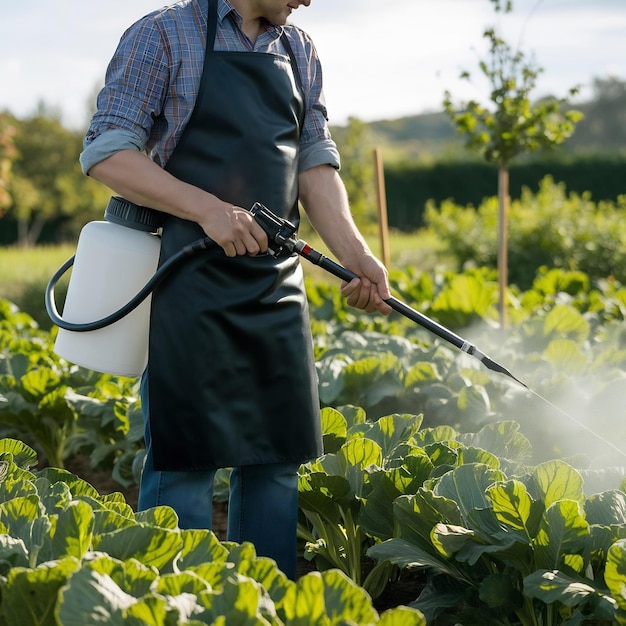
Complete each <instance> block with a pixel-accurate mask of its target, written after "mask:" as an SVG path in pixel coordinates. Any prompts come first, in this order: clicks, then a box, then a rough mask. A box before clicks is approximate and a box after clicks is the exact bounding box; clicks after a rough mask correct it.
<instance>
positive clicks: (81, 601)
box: [56, 567, 156, 626]
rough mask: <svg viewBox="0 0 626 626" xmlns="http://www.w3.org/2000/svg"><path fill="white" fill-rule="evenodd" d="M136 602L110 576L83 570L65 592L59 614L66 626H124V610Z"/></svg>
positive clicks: (61, 594) (62, 594) (62, 591)
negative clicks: (88, 625) (99, 625)
mask: <svg viewBox="0 0 626 626" xmlns="http://www.w3.org/2000/svg"><path fill="white" fill-rule="evenodd" d="M136 602H137V598H135V597H133V596H132V595H130V594H128V593H125V592H124V591H122V589H120V587H119V585H117V584H116V583H115V581H114V580H113V579H112V578H111V577H110V576H109V575H107V574H101V573H100V572H98V571H95V570H93V569H90V568H86V567H83V568H82V569H80V570H78V571H77V572H75V573H74V574H73V576H72V577H71V578H70V580H69V583H68V585H67V586H66V587H64V588H63V589H62V590H61V593H60V600H59V603H58V606H57V611H56V614H57V617H58V619H59V623H61V624H63V626H85V625H86V624H110V625H112V626H118V625H119V626H121V625H122V624H123V616H124V610H125V609H127V608H128V607H130V606H132V605H133V604H135V603H136ZM155 626H156V625H155Z"/></svg>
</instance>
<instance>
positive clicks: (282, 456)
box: [147, 0, 322, 470]
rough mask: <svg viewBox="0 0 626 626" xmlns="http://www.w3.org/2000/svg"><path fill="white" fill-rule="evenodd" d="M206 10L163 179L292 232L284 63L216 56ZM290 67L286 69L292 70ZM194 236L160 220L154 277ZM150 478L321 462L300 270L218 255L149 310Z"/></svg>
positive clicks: (185, 273) (164, 288)
mask: <svg viewBox="0 0 626 626" xmlns="http://www.w3.org/2000/svg"><path fill="white" fill-rule="evenodd" d="M216 27H217V2H216V0H209V13H208V28H207V45H206V56H205V61H204V69H203V73H202V79H201V82H200V88H199V92H198V96H197V99H196V104H195V108H194V111H193V113H192V116H191V118H190V120H189V123H188V124H187V126H186V128H185V130H184V132H183V136H182V138H181V140H180V142H179V144H178V145H177V147H176V149H175V150H174V153H173V155H172V157H171V158H170V160H169V161H168V163H167V164H166V168H165V169H166V170H168V171H169V172H170V173H171V174H173V175H174V176H176V177H177V178H179V179H181V180H183V181H185V182H188V183H190V184H193V185H196V186H197V187H200V188H202V189H204V190H206V191H209V192H210V193H212V194H215V195H216V196H217V197H218V198H220V199H221V200H224V201H226V202H229V203H232V204H235V205H237V206H241V207H245V208H248V209H249V208H251V207H252V205H253V204H254V202H255V201H259V202H262V203H263V204H264V205H266V206H267V207H268V208H270V210H272V211H273V212H275V213H277V214H278V215H280V216H282V217H285V218H287V219H289V220H290V221H292V222H295V223H297V222H298V220H299V216H298V185H297V181H298V146H299V137H300V125H301V118H302V115H303V100H302V96H301V95H300V93H299V90H298V84H297V83H296V80H297V77H298V74H297V69H296V68H295V60H294V59H293V54H292V52H291V49H290V48H289V45H288V42H286V37H285V36H284V35H283V39H282V40H283V41H284V42H286V49H287V51H288V53H289V56H281V55H276V54H265V53H256V52H215V51H214V50H213V47H214V40H215V33H216ZM292 66H293V67H292ZM203 236H204V233H203V231H202V229H201V228H200V227H199V226H198V224H196V223H195V222H190V221H185V220H181V219H178V218H176V217H173V216H170V215H166V216H165V223H164V227H163V237H162V248H161V259H160V263H161V264H162V263H164V262H165V261H166V260H167V259H168V258H169V257H171V256H172V255H173V254H175V253H176V252H177V251H179V250H180V249H181V248H182V247H183V246H185V245H186V244H188V243H190V242H192V241H194V240H196V239H200V238H202V237H203ZM147 376H148V393H149V419H150V433H151V438H152V448H153V455H154V468H155V469H156V470H194V469H214V468H219V467H233V466H240V465H254V464H261V463H280V462H303V461H306V460H308V459H311V458H315V457H317V456H319V455H320V454H321V453H322V445H321V432H320V431H321V428H320V419H319V399H318V395H317V380H316V376H315V362H314V359H313V349H312V341H311V331H310V325H309V317H308V307H307V302H306V294H305V291H304V284H303V277H302V269H301V266H300V262H299V260H298V257H296V256H291V257H288V258H286V259H275V258H273V257H272V256H270V255H260V256H257V257H249V256H238V257H234V258H229V257H227V256H226V255H225V254H224V252H223V250H222V249H221V248H220V247H219V246H217V245H216V246H215V247H214V248H212V249H210V250H209V251H207V252H206V253H199V254H196V255H195V256H193V257H191V258H190V259H188V260H186V261H185V262H183V263H181V264H180V265H179V268H178V269H176V270H174V271H173V272H172V273H171V274H170V275H169V276H168V277H167V278H166V279H165V281H164V282H163V283H162V284H161V285H160V286H159V287H158V289H157V290H156V291H155V292H154V294H153V298H152V312H151V326H150V352H149V361H148V370H147Z"/></svg>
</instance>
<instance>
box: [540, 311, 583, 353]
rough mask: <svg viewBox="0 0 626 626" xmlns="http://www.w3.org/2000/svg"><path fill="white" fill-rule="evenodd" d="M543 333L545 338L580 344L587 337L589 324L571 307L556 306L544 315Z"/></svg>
mask: <svg viewBox="0 0 626 626" xmlns="http://www.w3.org/2000/svg"><path fill="white" fill-rule="evenodd" d="M543 333H544V335H545V336H546V337H554V338H555V339H556V338H560V339H563V338H567V339H572V340H574V341H575V342H577V343H579V344H580V343H582V342H583V341H586V340H587V339H588V337H589V322H588V321H587V320H586V319H585V318H584V317H583V316H582V314H581V313H580V312H579V311H577V310H576V309H575V308H574V307H573V306H569V305H567V304H557V305H556V306H555V307H553V308H552V309H551V310H550V312H549V313H548V314H547V315H546V318H545V320H544V327H543Z"/></svg>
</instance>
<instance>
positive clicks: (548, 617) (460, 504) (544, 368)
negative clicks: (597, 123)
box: [0, 270, 626, 626]
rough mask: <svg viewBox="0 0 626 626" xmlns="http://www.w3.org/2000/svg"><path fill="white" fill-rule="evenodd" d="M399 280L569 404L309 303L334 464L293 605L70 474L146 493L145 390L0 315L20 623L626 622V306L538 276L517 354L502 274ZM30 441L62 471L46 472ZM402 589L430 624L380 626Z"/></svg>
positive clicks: (585, 282) (396, 615)
mask: <svg viewBox="0 0 626 626" xmlns="http://www.w3.org/2000/svg"><path fill="white" fill-rule="evenodd" d="M391 279H392V283H393V286H394V289H395V291H396V293H398V294H399V295H400V296H401V297H402V298H403V299H405V300H407V301H409V302H411V303H413V302H419V303H420V309H421V310H423V311H424V312H425V313H427V314H428V315H430V316H432V317H434V318H436V319H437V320H439V321H440V322H441V323H444V324H447V325H449V326H450V327H451V328H453V329H455V330H457V331H463V332H470V333H471V338H472V340H473V341H475V342H477V344H478V345H479V346H480V347H481V349H484V350H487V351H489V353H490V354H491V355H492V356H494V357H495V358H496V359H497V360H498V361H501V362H503V363H506V365H507V367H510V369H511V370H512V371H513V372H515V374H516V375H518V376H521V377H522V380H524V381H525V382H526V384H528V385H529V386H530V387H531V389H533V390H537V391H538V392H540V393H541V395H542V396H545V397H546V398H549V399H550V400H551V402H555V404H554V405H553V404H551V402H543V401H542V399H541V398H539V399H538V398H537V397H536V396H535V395H534V392H529V391H528V389H526V388H525V387H523V386H522V385H520V384H518V383H516V382H515V381H513V380H511V379H509V378H508V377H506V376H502V375H499V374H496V373H493V372H489V371H487V370H486V369H485V368H484V367H482V365H481V364H480V363H479V362H478V361H477V360H476V359H472V358H471V357H469V356H467V355H464V354H459V352H458V351H457V350H456V349H453V348H451V347H450V346H448V345H445V344H443V343H442V342H441V341H439V340H433V337H432V336H431V335H430V334H429V333H427V332H426V331H425V330H424V329H422V328H420V327H417V326H416V325H415V324H413V323H409V322H408V320H405V319H404V318H400V317H395V316H392V317H391V318H390V319H384V318H379V317H371V316H365V315H361V314H358V313H355V312H354V311H351V310H349V309H347V308H345V306H344V304H343V303H342V301H341V299H340V297H339V293H338V290H337V289H336V287H331V286H329V285H327V284H315V285H313V284H309V285H308V296H309V301H310V303H311V311H312V317H313V319H312V324H313V330H314V337H315V350H316V360H317V367H318V374H319V382H320V395H321V398H322V403H323V406H324V408H323V411H322V419H323V427H324V445H325V454H324V455H323V456H322V457H321V458H319V459H317V460H315V461H314V462H311V463H309V464H306V465H303V466H302V468H301V471H300V482H299V490H300V522H299V536H300V540H301V549H302V554H303V555H304V556H305V557H306V558H308V559H310V560H311V561H312V562H313V564H314V565H315V566H316V567H317V568H318V570H319V572H317V573H311V574H307V575H306V576H303V577H302V578H301V579H300V580H299V581H298V582H296V583H292V582H290V581H287V580H286V579H285V578H284V576H282V574H281V573H280V572H278V571H277V570H276V568H275V567H274V566H273V565H272V564H271V563H269V562H267V560H264V559H258V558H256V556H255V555H254V551H253V549H252V547H251V546H235V545H232V544H221V543H220V542H219V541H217V539H216V538H215V537H214V535H212V534H211V533H209V532H208V531H206V532H190V531H181V530H179V529H178V528H177V525H176V519H175V515H174V514H173V512H172V511H170V510H169V509H155V510H152V511H149V512H144V513H134V512H133V511H132V509H131V508H130V507H129V506H128V504H127V503H125V502H124V500H123V497H121V496H120V495H119V494H118V495H111V496H101V495H99V494H98V493H97V492H96V491H95V490H94V489H93V487H91V486H89V485H87V484H86V483H85V482H84V481H82V480H80V479H79V478H77V477H76V476H74V475H72V474H70V473H69V472H66V471H63V470H62V469H60V468H62V467H63V465H64V464H65V463H66V462H67V461H68V460H69V459H71V458H72V457H73V456H74V455H76V454H78V453H82V454H88V455H89V456H90V459H91V463H92V465H93V466H94V467H99V468H106V469H109V470H111V471H112V472H113V474H114V476H115V477H116V479H117V480H118V481H119V482H120V484H121V485H128V484H131V483H133V482H135V481H136V480H137V477H138V473H139V470H140V467H141V462H142V459H143V454H144V451H143V443H142V437H141V435H142V420H141V412H140V407H139V404H138V399H137V384H136V381H134V380H129V379H119V378H115V377H111V376H107V375H100V374H96V373H94V372H89V371H85V370H83V369H81V368H77V367H74V366H71V365H70V364H68V363H66V362H64V361H62V360H61V359H59V358H58V357H56V355H54V353H53V352H52V340H53V336H52V335H51V334H50V333H47V332H43V331H41V330H39V329H38V328H37V327H36V325H34V323H33V322H32V319H31V318H30V317H29V316H28V315H27V314H26V313H24V312H20V311H19V310H17V309H16V308H15V307H14V306H12V305H10V304H9V303H8V302H2V303H0V425H1V430H0V434H1V435H2V436H4V437H11V439H10V440H6V441H5V442H3V444H2V445H3V446H4V447H3V450H4V453H3V455H2V457H0V461H1V462H2V473H3V479H2V483H1V489H0V493H1V494H2V495H1V497H0V500H2V504H0V524H1V525H2V526H1V528H0V530H1V531H2V533H3V534H2V535H1V537H2V552H3V554H2V556H1V557H0V559H1V560H2V561H3V563H4V566H3V567H4V569H3V571H2V572H1V573H2V575H3V584H2V601H1V602H0V616H2V618H1V619H4V620H5V621H4V623H7V624H12V623H20V624H25V625H27V624H31V623H32V624H61V625H63V626H64V625H66V624H79V623H80V624H82V625H84V624H89V623H97V619H100V617H102V616H105V617H106V620H108V623H111V624H117V623H125V624H126V623H137V624H150V623H155V624H160V623H164V624H170V623H171V624H178V623H191V624H204V623H220V622H219V619H222V618H217V617H216V616H217V615H220V616H225V619H226V622H225V623H229V624H231V623H241V624H248V623H250V624H266V623H269V624H335V623H336V624H339V623H349V622H351V623H357V624H370V623H371V624H374V623H385V624H420V623H426V622H425V621H422V616H424V619H427V620H428V623H436V624H438V625H444V624H448V623H449V624H454V623H458V622H462V623H464V624H472V623H479V622H482V623H489V624H500V623H501V624H511V625H513V624H523V625H526V624H534V625H537V624H555V625H556V624H561V623H562V624H565V623H568V624H575V623H582V620H583V619H586V620H587V622H586V623H591V624H605V623H606V624H611V623H626V599H625V598H624V595H623V589H624V586H625V585H626V544H625V540H626V496H625V494H624V491H625V490H626V484H625V483H624V469H623V467H622V466H623V465H624V459H625V458H626V453H624V451H623V444H622V443H621V442H623V441H624V440H625V437H624V432H625V430H624V429H625V427H624V426H623V419H621V420H617V419H615V417H616V415H621V412H622V410H623V409H622V407H623V405H624V404H623V402H622V400H623V396H620V392H621V393H622V394H623V391H622V388H623V387H624V385H623V379H624V372H625V371H626V350H625V349H624V347H623V346H624V342H623V321H624V311H625V310H626V290H624V289H623V288H622V287H621V286H620V284H619V283H617V282H616V281H611V280H607V281H601V282H598V283H594V284H591V283H590V281H589V279H588V277H587V276H586V275H584V274H582V273H580V272H565V271H557V270H553V271H542V272H540V273H539V274H538V275H537V277H536V278H535V281H534V283H533V287H532V288H531V289H530V290H528V291H526V292H520V291H518V290H511V292H510V293H509V294H508V301H509V308H510V312H511V315H510V319H511V328H510V329H508V330H507V332H504V331H502V330H496V329H494V324H492V322H493V320H494V317H495V303H496V300H497V285H496V283H495V277H494V276H493V275H492V273H490V272H489V271H486V270H474V271H469V272H466V273H464V274H458V275H457V274H443V275H438V276H430V275H427V274H418V273H416V272H415V271H413V270H408V271H407V272H405V273H392V277H391ZM564 399H567V402H566V404H567V406H566V408H567V413H566V414H564V413H563V412H561V411H559V410H558V409H557V406H556V404H558V405H559V406H562V405H561V402H562V401H563V400H564ZM574 408H575V409H576V411H575V412H573V409H574ZM570 413H571V415H570ZM590 417H591V418H592V419H589V418H590ZM568 433H569V434H571V435H572V436H571V437H566V434H568ZM16 440H21V441H22V442H26V443H28V444H29V445H31V446H32V448H34V449H35V450H37V452H38V453H39V454H40V455H41V456H43V457H45V459H46V460H47V462H48V464H49V465H50V466H51V467H52V468H56V469H51V468H48V469H39V470H33V467H34V463H35V461H36V455H35V453H34V452H33V451H32V450H31V449H29V448H26V447H25V444H24V443H20V442H18V441H16ZM590 443H594V444H597V445H593V446H591V445H589V444H590ZM222 484H223V482H222ZM400 582H403V583H405V584H408V585H409V586H410V585H412V588H413V590H414V595H413V597H412V606H413V607H414V610H413V612H411V611H409V609H402V610H401V609H397V610H396V611H389V612H386V613H384V614H383V615H382V616H379V615H378V613H377V612H376V611H375V609H374V608H373V606H374V605H373V603H372V598H373V599H375V598H377V597H380V595H381V594H383V593H385V591H386V590H388V589H389V588H390V587H392V586H393V585H394V584H396V583H400ZM33 585H36V588H37V590H38V593H37V597H38V598H40V600H41V604H40V605H39V604H38V605H37V606H36V608H35V607H31V608H33V611H31V612H29V615H26V614H25V613H26V611H25V609H26V608H27V606H26V605H24V603H23V601H22V597H23V593H24V589H32V588H33V587H32V586H33ZM40 586H41V587H40ZM313 607H317V608H316V609H314V608H313ZM418 611H419V612H418ZM96 613H98V615H99V616H100V617H98V616H97V615H96ZM44 616H45V617H44ZM149 616H151V617H149ZM18 618H19V619H18ZM150 619H152V620H153V621H149V620H150ZM29 620H30V621H29ZM46 620H47V621H46ZM142 620H143V621H142ZM194 620H195V621H194ZM568 620H569V621H568ZM2 623H3V622H2V621H0V624H2Z"/></svg>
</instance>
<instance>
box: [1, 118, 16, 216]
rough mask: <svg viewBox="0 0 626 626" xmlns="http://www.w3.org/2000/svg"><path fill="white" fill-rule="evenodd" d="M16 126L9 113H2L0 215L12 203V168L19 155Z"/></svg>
mask: <svg viewBox="0 0 626 626" xmlns="http://www.w3.org/2000/svg"><path fill="white" fill-rule="evenodd" d="M14 136H15V126H14V125H13V123H12V120H11V118H10V117H9V115H8V114H7V113H1V114H0V217H2V212H3V211H4V210H5V209H8V208H9V207H10V206H11V204H12V202H13V201H12V199H11V194H10V193H9V179H10V177H11V168H12V167H13V161H14V160H15V157H16V155H17V151H16V149H15V143H14V139H13V138H14Z"/></svg>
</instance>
